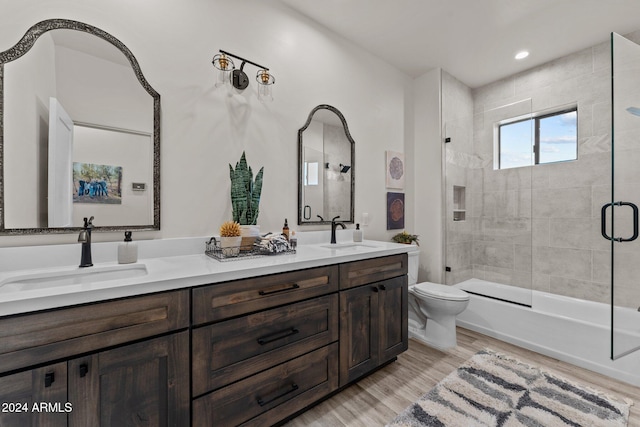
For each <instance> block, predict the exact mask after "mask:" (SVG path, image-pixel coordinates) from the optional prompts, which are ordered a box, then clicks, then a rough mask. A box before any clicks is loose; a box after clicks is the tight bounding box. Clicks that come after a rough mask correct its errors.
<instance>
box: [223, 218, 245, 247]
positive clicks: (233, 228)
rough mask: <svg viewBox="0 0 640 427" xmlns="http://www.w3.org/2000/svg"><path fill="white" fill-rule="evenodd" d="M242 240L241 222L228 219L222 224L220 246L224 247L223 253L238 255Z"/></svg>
mask: <svg viewBox="0 0 640 427" xmlns="http://www.w3.org/2000/svg"><path fill="white" fill-rule="evenodd" d="M241 242H242V237H241V236H240V224H238V223H237V222H235V221H227V222H225V223H223V224H222V225H221V226H220V248H221V249H222V255H225V256H236V255H238V253H239V252H240V243H241Z"/></svg>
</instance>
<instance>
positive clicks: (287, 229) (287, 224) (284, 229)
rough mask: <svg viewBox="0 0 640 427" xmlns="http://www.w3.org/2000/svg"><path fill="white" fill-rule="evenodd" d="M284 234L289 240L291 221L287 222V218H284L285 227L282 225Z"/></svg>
mask: <svg viewBox="0 0 640 427" xmlns="http://www.w3.org/2000/svg"><path fill="white" fill-rule="evenodd" d="M282 234H284V237H286V238H287V240H289V223H288V222H287V219H286V218H285V219H284V227H282Z"/></svg>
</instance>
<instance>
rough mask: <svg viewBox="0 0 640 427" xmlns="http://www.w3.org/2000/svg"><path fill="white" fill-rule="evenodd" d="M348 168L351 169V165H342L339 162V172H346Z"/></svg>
mask: <svg viewBox="0 0 640 427" xmlns="http://www.w3.org/2000/svg"><path fill="white" fill-rule="evenodd" d="M349 169H351V166H347V165H343V164H342V163H340V173H347V171H349Z"/></svg>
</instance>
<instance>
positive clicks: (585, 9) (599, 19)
mask: <svg viewBox="0 0 640 427" xmlns="http://www.w3.org/2000/svg"><path fill="white" fill-rule="evenodd" d="M281 1H282V2H283V3H285V4H286V5H288V6H289V7H291V8H293V9H295V10H296V11H298V12H300V13H301V14H303V15H305V16H307V17H309V18H310V19H312V20H313V21H316V22H317V23H319V24H320V25H322V26H324V27H327V28H329V29H330V30H332V31H334V32H336V33H338V34H339V35H341V36H343V37H344V38H345V39H347V40H350V41H351V42H353V43H355V44H356V45H358V46H360V47H362V48H364V49H365V50H367V51H369V52H371V53H373V54H375V55H377V56H379V57H380V58H383V59H384V60H385V61H387V62H389V63H390V64H393V65H394V66H396V67H397V68H399V69H401V70H402V71H404V72H405V73H407V74H409V75H410V76H412V77H417V76H420V75H422V74H424V73H425V72H427V71H429V70H431V69H433V68H437V67H440V68H443V69H444V70H446V71H447V72H449V73H450V74H452V75H453V76H455V77H456V78H458V79H459V80H461V81H462V82H464V83H465V84H467V85H468V86H470V87H472V88H475V87H480V86H483V85H485V84H487V83H490V82H493V81H496V80H499V79H501V78H503V77H506V76H509V75H511V74H514V73H517V72H519V71H523V70H526V69H528V68H531V67H534V66H536V65H540V64H543V63H545V62H548V61H550V60H553V59H556V58H559V57H561V56H564V55H567V54H569V53H572V52H576V51H578V50H581V49H584V48H587V47H590V46H593V45H595V44H598V43H601V42H605V41H607V40H608V39H609V34H610V33H611V32H612V31H614V32H617V33H620V34H626V33H629V32H632V31H635V30H639V29H640V1H639V0H321V1H319V0H281ZM520 50H529V51H530V53H531V54H530V55H529V57H528V58H526V59H524V60H520V61H516V60H515V59H514V55H515V54H516V53H517V52H518V51H520Z"/></svg>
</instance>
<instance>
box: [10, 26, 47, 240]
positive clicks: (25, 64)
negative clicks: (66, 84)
mask: <svg viewBox="0 0 640 427" xmlns="http://www.w3.org/2000/svg"><path fill="white" fill-rule="evenodd" d="M15 41H17V39H16V40H15ZM7 47H8V46H7ZM0 49H2V50H4V49H3V48H1V47H0ZM21 59H22V60H21V61H20V62H15V63H10V64H7V65H5V67H4V84H5V85H4V94H5V98H4V112H5V122H4V123H5V127H4V142H5V145H4V159H5V162H4V173H5V176H10V177H11V180H10V182H11V185H7V183H6V182H5V186H4V196H5V208H6V207H7V206H18V207H19V209H8V210H7V211H6V213H5V224H7V228H14V227H15V228H22V227H27V228H31V227H34V226H36V224H40V226H46V224H47V198H46V197H47V191H48V186H47V141H48V135H49V97H55V96H56V71H55V55H54V46H53V40H51V37H50V36H49V35H48V34H44V35H43V37H42V40H41V41H40V43H37V44H36V45H35V46H34V47H33V49H31V50H30V51H29V52H28V53H27V54H26V55H25V56H23V57H22V58H21ZM9 141H13V143H9Z"/></svg>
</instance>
